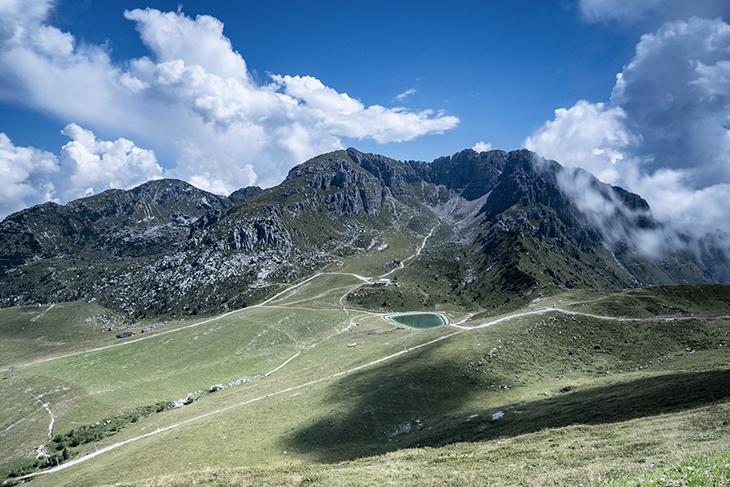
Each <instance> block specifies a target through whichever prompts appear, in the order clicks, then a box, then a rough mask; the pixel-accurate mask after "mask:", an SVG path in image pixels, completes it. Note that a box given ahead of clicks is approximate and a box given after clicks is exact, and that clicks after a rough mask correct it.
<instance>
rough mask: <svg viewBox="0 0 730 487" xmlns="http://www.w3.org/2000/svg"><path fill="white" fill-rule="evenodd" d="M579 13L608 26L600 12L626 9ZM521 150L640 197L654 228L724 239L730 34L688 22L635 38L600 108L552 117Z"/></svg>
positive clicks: (729, 197) (729, 166)
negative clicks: (716, 231)
mask: <svg viewBox="0 0 730 487" xmlns="http://www.w3.org/2000/svg"><path fill="white" fill-rule="evenodd" d="M589 4H590V5H593V6H594V7H595V8H596V9H598V7H601V8H603V10H601V11H602V12H603V15H607V16H608V15H609V13H610V12H613V13H610V15H612V16H614V17H615V18H618V16H619V13H620V12H619V10H612V11H610V12H609V10H608V7H609V6H613V7H617V8H618V7H625V8H624V10H622V11H621V12H623V13H621V15H628V12H629V10H630V9H632V8H634V7H632V6H635V3H634V2H607V1H606V2H601V1H593V2H589V1H584V2H582V5H589ZM642 5H643V4H642ZM646 5H648V6H659V5H662V6H671V5H673V3H672V2H660V1H656V2H649V3H648V4H646ZM635 8H636V9H639V10H641V8H643V7H635ZM647 8H649V7H647ZM627 9H628V10H627ZM597 11H598V10H596V12H597ZM631 11H632V12H634V13H636V12H638V10H631ZM524 145H525V147H527V148H528V149H531V150H533V151H535V152H537V153H539V154H540V155H542V156H544V157H548V158H551V159H555V160H557V161H558V162H560V163H561V164H563V165H564V166H568V167H582V168H584V169H586V170H588V171H590V172H592V173H594V174H595V175H596V176H597V177H599V178H600V179H601V180H603V181H605V182H608V183H611V184H614V185H620V186H622V187H625V188H627V189H628V190H630V191H632V192H635V193H638V194H640V195H641V196H642V197H644V198H645V199H646V200H647V201H648V202H649V204H650V205H651V208H652V211H653V213H654V215H655V216H656V217H657V218H658V219H660V220H664V221H669V222H672V223H673V224H675V225H678V226H681V227H685V228H687V227H695V228H697V226H708V227H719V228H720V229H721V230H724V231H725V232H730V219H728V218H727V215H730V25H728V24H727V23H725V22H723V21H722V20H720V19H715V20H709V19H700V18H697V17H693V18H691V19H689V20H680V21H671V22H666V23H665V24H663V25H662V26H661V27H660V28H659V29H658V30H657V31H656V32H654V33H651V34H645V35H644V36H642V38H641V41H640V42H639V44H638V45H637V47H636V54H635V56H634V58H633V59H632V60H631V62H630V63H629V64H628V65H627V66H626V67H625V68H624V69H623V71H622V72H621V73H619V74H618V75H617V79H616V84H615V86H614V88H613V91H612V93H611V102H610V103H608V104H604V103H591V102H588V101H579V102H578V103H576V104H575V105H574V106H573V107H570V108H567V109H565V108H561V109H559V110H556V111H555V118H554V120H551V121H548V122H546V123H545V124H544V125H543V126H542V127H540V128H539V129H538V130H537V131H536V132H535V133H534V134H532V135H531V136H530V137H528V138H527V139H526V140H525V143H524Z"/></svg>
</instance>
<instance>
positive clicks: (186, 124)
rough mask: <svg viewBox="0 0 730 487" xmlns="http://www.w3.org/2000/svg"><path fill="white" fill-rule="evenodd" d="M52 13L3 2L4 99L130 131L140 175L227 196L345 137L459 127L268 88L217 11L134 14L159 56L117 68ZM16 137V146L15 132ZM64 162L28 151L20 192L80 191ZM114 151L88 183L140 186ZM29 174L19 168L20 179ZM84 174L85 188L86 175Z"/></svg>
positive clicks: (106, 129) (272, 180) (29, 197)
mask: <svg viewBox="0 0 730 487" xmlns="http://www.w3.org/2000/svg"><path fill="white" fill-rule="evenodd" d="M50 8H51V2H50V1H47V0H28V1H26V2H5V3H3V4H2V5H1V6H0V15H1V16H2V18H3V19H6V20H7V22H5V23H4V25H3V26H2V27H0V99H2V100H5V101H8V102H14V103H20V104H23V105H26V106H29V107H31V108H33V109H35V110H39V111H42V112H45V113H50V114H52V115H54V116H55V117H57V118H59V119H61V120H70V121H73V124H74V125H73V127H71V126H69V127H71V128H69V127H67V128H66V129H64V130H65V132H68V133H66V135H69V134H75V135H79V134H83V133H84V132H83V131H84V130H88V129H90V130H93V131H94V132H103V133H107V134H108V133H113V134H123V135H124V137H121V138H118V136H117V137H114V138H115V139H117V138H118V141H117V142H113V143H112V145H114V144H117V146H115V147H118V146H119V144H120V143H119V140H126V141H127V142H129V143H130V144H132V146H134V147H135V148H137V150H138V151H141V152H138V153H136V154H137V155H136V156H134V157H137V159H136V161H137V163H138V164H142V166H141V167H140V168H139V169H140V171H141V173H140V174H144V175H150V174H153V175H154V176H155V177H159V176H161V175H162V176H174V177H179V178H182V179H186V180H188V181H190V182H193V183H194V184H196V185H198V186H199V187H201V188H203V189H207V190H211V191H215V192H218V193H228V192H230V191H233V190H235V189H238V188H240V187H243V186H247V185H250V184H259V185H264V186H269V185H272V184H276V183H278V182H279V181H280V180H281V179H282V178H283V177H284V176H285V175H286V173H287V171H288V170H289V169H290V168H291V167H292V166H293V165H295V164H297V163H300V162H302V161H304V160H305V159H307V158H309V157H312V156H314V155H317V154H320V153H322V152H327V151H331V150H335V149H340V148H342V147H343V143H342V139H343V138H350V139H360V140H362V139H371V140H373V141H375V142H377V143H381V144H382V143H388V142H402V141H409V140H413V139H415V138H417V137H420V136H423V135H426V134H435V133H443V132H444V131H446V130H450V129H452V128H454V127H455V126H456V125H457V124H458V123H459V119H458V118H457V117H454V116H451V115H447V114H445V113H442V112H435V111H432V110H422V111H411V110H407V109H405V108H402V107H393V108H388V107H383V106H380V105H371V106H365V105H364V104H363V103H362V102H360V101H359V100H357V99H356V98H353V97H351V96H349V95H348V94H346V93H339V92H337V91H336V90H335V89H333V88H330V87H328V86H326V85H325V84H324V83H322V82H321V81H320V80H318V79H316V78H314V77H311V76H301V75H271V76H270V78H269V79H268V80H267V82H265V83H264V84H260V83H257V82H255V81H254V80H253V79H252V77H251V74H250V73H249V71H248V68H247V66H246V62H245V60H244V58H243V57H242V56H241V55H240V54H239V53H238V52H237V51H235V50H234V48H233V46H232V44H231V42H230V40H229V39H228V38H227V37H226V36H225V35H224V33H223V29H224V26H223V23H221V22H220V21H219V20H218V19H216V18H214V17H211V16H207V15H198V16H197V17H196V18H194V19H193V18H190V17H188V16H186V15H185V14H184V13H182V12H180V11H177V12H161V11H159V10H156V9H151V8H147V9H144V10H142V9H136V10H131V11H125V12H124V17H125V18H126V19H128V20H130V21H132V22H134V25H135V28H136V30H137V31H138V33H139V35H140V39H141V40H142V42H143V43H144V45H145V46H146V47H147V48H148V49H149V52H150V55H149V56H143V57H140V58H135V59H129V60H127V61H125V62H122V63H118V62H113V61H112V59H111V58H110V56H109V53H108V52H107V50H106V49H107V48H106V47H105V46H95V45H89V44H85V43H79V42H77V40H76V39H75V38H74V36H73V35H72V34H71V33H68V32H62V31H61V30H59V29H58V28H56V27H53V26H51V25H48V24H46V23H45V22H46V18H47V16H48V14H49V9H50ZM82 127H84V128H82ZM89 133H91V131H89ZM75 135H74V136H75ZM79 137H81V138H83V135H79ZM72 138H73V136H72ZM6 139H7V137H6ZM130 139H132V140H134V141H135V142H131V140H130ZM77 142H79V140H77V139H74V141H73V142H72V144H74V143H77ZM97 143H100V142H97ZM7 144H11V145H12V143H11V142H10V141H9V139H8V140H7V142H6V145H7ZM160 144H162V145H161V147H163V148H164V149H165V150H164V151H163V152H165V153H166V154H167V158H166V159H172V160H169V161H167V162H166V163H165V164H163V165H164V166H166V167H167V169H165V170H164V171H163V170H161V169H160V171H157V170H153V166H152V165H150V164H151V161H152V160H153V158H154V159H155V160H154V164H155V165H156V167H157V168H158V169H159V168H160V166H159V164H158V162H157V160H156V158H155V155H154V154H153V153H152V150H151V149H150V148H151V147H155V148H157V147H158V146H159V145H160ZM121 145H124V143H121ZM8 147H10V146H8ZM84 147H86V146H84ZM145 147H146V148H145ZM12 148H13V150H16V151H18V150H20V149H23V148H18V147H15V146H12ZM26 149H28V151H30V152H28V154H35V152H33V151H34V150H35V149H32V148H26ZM64 150H66V152H69V151H70V150H71V148H69V149H64ZM109 150H112V148H110V149H109ZM120 150H121V149H120ZM21 152H22V151H21ZM155 152H157V151H155ZM36 155H37V154H36ZM0 157H2V156H0ZM63 157H64V156H63V155H62V156H61V160H60V161H57V162H56V167H57V168H58V169H59V171H57V172H56V173H54V174H56V175H54V174H51V173H48V171H45V169H44V167H45V166H43V164H42V163H41V162H40V161H46V160H48V157H45V159H44V158H43V157H40V156H38V157H35V156H34V157H31V156H28V157H26V159H25V160H26V161H28V162H27V163H26V164H25V167H27V171H26V172H27V173H28V174H29V176H28V177H26V179H24V180H22V181H17V182H16V183H17V185H20V186H18V187H17V188H20V187H21V186H22V187H27V188H26V190H24V193H23V194H24V195H25V196H24V198H25V199H24V200H23V204H24V205H27V204H32V203H38V202H41V201H44V200H47V199H56V200H62V201H66V198H68V197H69V195H71V194H72V193H73V192H68V191H65V190H64V192H61V190H60V189H59V188H60V187H61V186H64V187H66V186H69V185H70V186H73V185H72V184H70V183H69V181H71V179H68V178H67V179H66V180H63V182H62V184H57V183H56V182H55V180H54V178H55V177H61V176H58V174H61V173H63V169H64V167H63V161H64V159H63ZM99 157H101V156H99ZM106 157H107V159H106V160H104V158H103V157H101V159H100V161H101V162H100V164H102V165H105V167H106V169H105V170H104V171H102V173H101V174H100V175H98V176H96V177H95V178H94V179H93V180H89V181H85V183H89V186H88V187H87V188H85V189H90V190H91V191H95V192H98V191H99V190H103V189H105V188H106V187H108V186H109V185H111V184H122V185H124V184H130V181H128V180H125V179H123V178H122V179H120V178H119V177H118V174H117V173H116V170H114V169H110V168H112V167H115V166H114V159H113V157H112V156H111V155H109V154H107V155H106ZM128 157H132V154H131V153H128ZM34 161H36V162H34ZM143 161H144V163H143ZM7 163H8V160H6V161H5V164H7ZM0 164H3V162H2V161H0ZM35 164H39V165H38V166H37V167H36V166H35ZM145 164H146V165H145ZM43 171H45V172H43ZM36 173H38V174H41V173H43V174H45V176H44V177H43V178H42V179H43V181H45V183H43V184H50V185H51V186H42V185H41V183H40V182H39V181H37V180H36V179H33V177H31V176H30V175H31V174H36ZM22 174H23V173H21V172H16V173H15V178H16V179H17V178H19V177H21V175H22ZM76 181H77V182H78V184H79V185H80V186H83V184H81V179H79V178H78V177H77V178H76ZM16 183H13V184H16ZM70 186H69V187H70ZM17 188H16V189H17ZM31 188H32V191H31ZM44 188H45V189H44ZM35 198H38V199H35ZM16 201H17V200H16ZM0 205H2V203H0ZM8 205H10V206H13V205H11V202H6V203H5V204H4V206H0V209H4V208H10V206H8ZM17 206H18V205H14V206H13V207H17ZM5 211H12V210H5ZM5 214H7V213H2V215H3V216H4V215H5Z"/></svg>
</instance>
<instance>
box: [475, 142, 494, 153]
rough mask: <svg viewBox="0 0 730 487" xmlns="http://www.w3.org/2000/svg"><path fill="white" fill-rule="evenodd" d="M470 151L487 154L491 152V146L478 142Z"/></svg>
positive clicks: (487, 143)
mask: <svg viewBox="0 0 730 487" xmlns="http://www.w3.org/2000/svg"><path fill="white" fill-rule="evenodd" d="M472 150H474V151H476V152H487V151H490V150H492V144H491V143H489V142H484V141H480V142H477V143H476V144H474V147H472Z"/></svg>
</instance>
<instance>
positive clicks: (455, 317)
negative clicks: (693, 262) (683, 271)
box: [0, 228, 730, 486]
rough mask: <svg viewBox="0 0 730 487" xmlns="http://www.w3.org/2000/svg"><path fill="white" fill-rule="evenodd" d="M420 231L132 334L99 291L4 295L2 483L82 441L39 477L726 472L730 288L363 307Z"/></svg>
mask: <svg viewBox="0 0 730 487" xmlns="http://www.w3.org/2000/svg"><path fill="white" fill-rule="evenodd" d="M428 230H429V229H428V228H426V232H427V231H428ZM417 235H418V234H417V233H416V232H414V233H412V234H407V233H405V232H401V233H399V234H393V235H390V236H389V235H387V234H383V235H380V236H378V238H379V239H381V240H378V241H376V242H375V243H374V245H373V246H372V247H371V252H372V255H371V256H370V258H369V259H362V258H361V257H358V259H360V260H355V259H353V260H352V261H348V260H347V259H346V258H345V259H344V260H343V263H342V265H341V266H339V268H338V269H336V270H337V272H339V273H337V274H335V273H332V274H322V275H319V276H316V277H314V278H312V279H308V280H306V281H303V282H301V283H298V284H297V285H296V287H291V288H290V289H289V290H288V291H285V292H283V293H282V294H280V295H279V296H277V297H275V298H274V299H272V300H270V301H268V302H266V303H265V304H264V305H262V306H257V307H251V308H247V309H244V310H240V311H237V312H234V313H229V314H227V315H222V316H217V317H212V318H208V319H205V320H203V319H201V320H198V321H197V322H185V323H182V322H181V323H175V324H172V323H168V324H166V325H165V326H164V327H162V328H161V330H160V332H159V333H158V332H157V330H156V329H155V330H154V331H153V332H151V333H145V334H143V335H142V334H137V335H136V336H135V337H134V338H132V339H129V340H127V341H124V342H122V343H120V341H119V340H116V339H113V338H112V336H113V335H112V334H111V333H110V332H102V331H100V330H101V327H100V326H99V325H98V317H100V316H106V315H105V313H107V311H106V310H104V309H102V308H99V307H96V306H94V305H93V304H89V303H73V304H64V305H56V306H55V307H53V308H52V309H48V307H44V308H37V309H36V308H33V310H32V311H31V310H25V309H23V308H12V309H8V310H3V313H5V314H4V315H3V316H4V317H5V319H4V320H0V322H1V323H2V325H1V326H3V327H4V328H3V329H2V333H3V336H4V337H5V336H8V337H11V338H12V340H13V345H12V347H11V346H10V345H5V344H3V345H2V346H4V347H7V348H5V349H3V355H2V356H3V360H2V361H3V362H8V363H9V364H13V363H17V364H19V365H22V364H25V365H23V366H21V367H18V368H16V369H15V377H14V378H11V371H10V370H3V371H1V372H0V395H1V396H2V397H3V398H4V401H3V407H2V409H1V410H0V476H1V477H2V478H8V476H9V475H11V474H12V475H16V476H17V475H18V474H20V473H27V472H30V471H32V470H34V469H37V468H40V467H41V466H42V465H41V464H44V463H47V462H48V461H49V460H46V458H48V459H50V461H51V462H55V461H56V460H55V458H56V457H59V463H60V462H61V461H63V460H64V458H63V457H64V456H66V457H67V458H66V459H65V462H66V463H65V464H66V465H68V467H67V468H64V469H60V470H56V471H54V470H52V471H48V470H45V471H46V472H47V473H44V474H41V475H39V476H37V477H35V478H34V479H33V484H34V485H38V486H42V485H53V486H58V485H160V486H171V485H366V484H371V485H484V484H490V485H492V484H493V485H520V484H523V485H568V484H570V485H577V484H581V483H582V484H584V485H588V484H591V483H606V482H614V481H621V482H624V480H617V479H626V478H638V477H636V476H637V475H648V477H646V478H647V479H650V478H654V477H652V476H653V475H660V474H661V475H664V474H665V473H666V472H668V473H666V475H669V474H670V473H671V472H675V471H676V469H678V468H679V469H680V470H679V472H680V474H682V472H683V471H682V470H681V468H683V467H682V465H690V464H680V462H681V461H685V459H687V458H695V457H697V458H699V460H692V461H698V462H705V463H704V464H703V465H705V464H706V465H715V464H716V466H717V469H719V470H717V471H718V472H720V474H718V475H724V474H722V472H726V471H727V465H726V463H725V464H723V463H722V461H724V460H722V459H726V458H727V451H728V448H729V445H730V443H729V442H728V440H729V439H730V425H729V424H728V418H730V353H728V352H727V345H728V344H727V340H728V333H730V321H728V320H727V319H725V318H723V317H724V316H726V315H730V288H728V287H727V286H697V287H693V286H680V287H659V288H649V289H637V290H634V291H630V292H620V293H615V294H609V293H600V292H594V291H591V292H587V291H580V290H575V291H572V292H570V293H565V294H562V295H555V296H552V297H544V298H538V299H537V300H536V301H534V302H533V303H532V304H531V305H530V306H527V307H525V308H522V309H520V310H518V312H516V313H508V314H506V315H503V316H491V317H486V316H485V315H482V314H479V313H480V312H481V311H482V310H480V309H478V308H476V309H474V308H472V309H469V307H468V306H466V305H465V304H464V305H462V304H460V303H458V302H457V303H455V305H454V307H453V308H452V309H445V308H447V307H448V304H447V303H444V302H441V304H439V306H438V307H439V309H442V310H444V311H446V315H447V316H449V317H450V319H451V326H446V327H442V328H436V329H428V330H415V329H408V328H403V327H399V326H396V325H394V324H393V323H391V322H389V321H387V320H385V319H384V316H383V314H381V312H380V311H378V309H377V307H372V308H375V309H354V308H351V307H350V306H351V304H352V303H351V299H350V297H349V296H352V295H353V294H357V293H358V292H360V291H361V290H363V289H367V290H370V289H372V287H371V286H370V285H369V284H367V283H366V282H364V281H363V280H362V279H361V278H359V277H357V276H355V275H351V274H348V273H350V272H351V273H354V274H357V275H358V276H361V277H362V276H364V277H371V278H376V277H378V276H379V275H381V274H380V272H381V271H383V269H385V270H384V271H383V273H384V272H388V271H387V265H386V263H387V262H392V261H393V260H396V261H398V260H400V261H403V260H406V259H407V258H408V256H409V255H413V254H414V253H415V251H416V250H417V249H418V247H419V246H420V245H421V244H422V242H423V236H424V235H425V232H422V233H421V238H417ZM406 269H408V268H407V267H406ZM333 270H335V269H333ZM393 274H396V273H393ZM401 274H402V275H403V276H407V275H408V273H407V272H405V270H404V271H401ZM401 279H403V281H401V282H403V284H404V285H403V287H402V288H399V289H400V290H405V291H407V290H408V289H409V286H410V289H411V290H413V287H414V285H415V288H416V289H418V283H415V282H409V280H408V279H406V278H401ZM401 279H399V281H400V280H401ZM422 288H423V287H422ZM386 289H388V291H394V290H395V289H396V288H386ZM429 290H430V288H427V289H426V291H425V292H428V291H429ZM413 292H415V291H413ZM348 293H349V296H348V297H347V298H345V296H346V295H348ZM553 303H555V308H553V306H552V305H553ZM406 307H407V306H404V308H406ZM433 307H436V306H435V305H434V306H433ZM363 308H364V306H363ZM44 311H45V314H43V315H42V316H41V313H43V312H44ZM470 316H471V318H470ZM31 317H38V319H37V320H35V321H34V322H32V325H31V324H30V319H31ZM616 317H621V319H616ZM656 317H659V318H656ZM44 320H46V321H44ZM95 320H97V321H96V322H95ZM484 325H487V326H484ZM41 327H43V328H41ZM83 342H87V343H89V344H92V345H93V346H89V347H88V348H89V350H88V353H87V355H86V356H84V354H83V347H82V346H81V347H80V346H79V345H80V344H81V345H82V344H83ZM48 343H51V344H52V345H48ZM38 344H40V346H39V345H38ZM111 344H113V345H115V346H111V347H109V346H108V345H111ZM53 347H55V348H53ZM6 352H7V353H8V355H6ZM69 354H71V355H69ZM52 356H57V357H58V358H55V359H53V360H47V361H41V362H39V361H38V360H39V359H45V358H51V357H52ZM5 357H10V359H7V360H6V359H5ZM6 398H7V400H5V399H6ZM176 400H181V401H180V402H181V403H186V404H185V405H182V406H180V407H172V406H171V403H172V402H173V401H176ZM44 405H45V406H44ZM48 410H50V411H51V413H52V414H53V429H52V435H51V436H52V437H54V438H55V441H51V439H50V438H49V424H50V422H51V414H49V411H48ZM123 442H127V443H123ZM122 443H123V444H122ZM41 445H43V446H42V448H41V449H40V450H39V447H41ZM106 448H110V449H109V450H107V451H105V449H106ZM97 449H98V450H99V451H100V452H101V453H100V454H98V455H96V456H88V455H92V454H94V453H96V451H97ZM39 452H40V453H43V452H45V453H46V454H47V457H46V456H44V455H40V456H41V457H42V458H44V460H40V461H39V460H36V458H37V457H38V456H39ZM708 454H709V455H715V456H710V457H699V456H700V455H708ZM87 456H88V457H87ZM79 459H82V460H84V461H81V462H79V463H76V464H73V463H72V462H73V461H74V460H79ZM718 459H719V460H718ZM713 462H715V463H713ZM712 468H715V467H710V466H708V467H707V469H708V471H709V470H711V469H712ZM723 468H724V469H725V470H722V469H723ZM713 471H715V470H713ZM662 472H664V473H662ZM684 472H685V473H686V472H687V471H686V470H684ZM13 478H16V477H13ZM627 482H628V481H627ZM700 485H722V484H719V483H715V484H711V483H704V484H700Z"/></svg>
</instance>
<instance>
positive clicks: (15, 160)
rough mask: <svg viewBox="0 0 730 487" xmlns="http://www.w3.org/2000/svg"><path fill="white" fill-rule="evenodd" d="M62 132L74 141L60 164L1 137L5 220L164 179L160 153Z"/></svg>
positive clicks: (74, 128)
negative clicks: (53, 203)
mask: <svg viewBox="0 0 730 487" xmlns="http://www.w3.org/2000/svg"><path fill="white" fill-rule="evenodd" d="M62 132H63V134H64V135H67V136H68V137H69V138H71V141H70V142H68V143H67V144H66V145H64V146H63V148H62V149H61V155H60V158H59V157H57V156H56V155H55V154H52V153H50V152H45V151H41V150H39V149H35V148H33V147H17V146H15V145H14V144H13V143H12V141H11V140H10V139H9V138H8V137H7V135H5V134H4V133H0V180H2V185H3V191H2V192H0V218H4V217H5V216H7V215H8V214H10V213H13V212H15V211H19V210H22V209H23V208H25V207H27V206H31V205H33V204H37V203H41V202H44V201H56V202H61V201H64V202H65V201H69V200H72V199H76V198H80V197H83V196H89V195H91V194H95V193H100V192H102V191H104V190H106V189H109V188H121V189H128V188H132V187H134V186H137V185H139V184H142V183H143V182H145V181H148V180H150V179H156V178H160V177H162V174H163V171H162V168H161V167H160V166H159V165H158V164H157V160H156V158H155V155H154V153H153V152H152V151H150V150H145V149H140V148H139V147H137V146H135V145H134V143H132V142H131V141H129V140H127V139H123V138H120V139H118V140H116V141H114V142H110V141H104V140H99V139H98V138H97V137H96V136H95V135H94V134H93V133H92V132H91V131H90V130H86V129H83V128H81V127H79V126H78V125H76V124H70V125H68V126H67V127H66V128H64V129H63V131H62Z"/></svg>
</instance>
